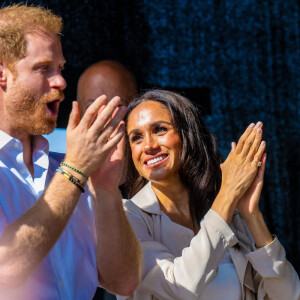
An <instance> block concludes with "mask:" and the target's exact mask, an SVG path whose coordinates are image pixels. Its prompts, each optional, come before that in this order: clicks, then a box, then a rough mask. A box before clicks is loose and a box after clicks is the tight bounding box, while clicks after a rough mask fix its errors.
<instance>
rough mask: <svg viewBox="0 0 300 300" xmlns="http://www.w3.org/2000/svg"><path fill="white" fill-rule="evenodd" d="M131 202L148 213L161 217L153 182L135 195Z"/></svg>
mask: <svg viewBox="0 0 300 300" xmlns="http://www.w3.org/2000/svg"><path fill="white" fill-rule="evenodd" d="M131 201H132V202H133V203H134V204H135V205H136V206H138V207H139V208H140V209H141V210H143V211H145V212H146V213H150V214H156V215H161V210H160V206H159V202H158V200H157V197H156V195H155V193H154V192H153V190H152V188H151V181H149V182H148V183H147V184H146V185H145V186H144V187H143V188H142V189H141V190H140V191H139V192H138V193H137V194H136V195H134V197H132V199H131Z"/></svg>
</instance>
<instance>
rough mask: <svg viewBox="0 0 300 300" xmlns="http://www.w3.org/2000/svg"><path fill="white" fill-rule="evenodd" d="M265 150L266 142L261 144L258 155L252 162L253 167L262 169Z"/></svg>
mask: <svg viewBox="0 0 300 300" xmlns="http://www.w3.org/2000/svg"><path fill="white" fill-rule="evenodd" d="M265 149H266V142H265V141H262V142H261V143H260V146H259V148H258V150H257V152H256V154H255V155H254V158H253V160H252V161H251V165H252V166H255V167H261V165H262V164H263V162H262V161H261V160H262V156H263V153H264V151H265ZM265 159H266V157H265Z"/></svg>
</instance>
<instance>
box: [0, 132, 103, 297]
mask: <svg viewBox="0 0 300 300" xmlns="http://www.w3.org/2000/svg"><path fill="white" fill-rule="evenodd" d="M22 151H23V148H22V143H21V142H20V141H19V140H17V139H14V138H12V137H10V136H9V135H7V134H6V133H4V132H2V131H0V236H1V235H2V233H3V231H4V229H5V226H7V225H8V224H9V223H12V222H13V221H14V220H16V219H17V218H19V217H20V216H21V215H22V214H23V213H24V212H26V211H27V210H28V209H29V208H30V207H31V206H32V205H33V204H34V203H35V201H36V200H37V199H38V198H39V197H40V196H41V195H42V193H43V191H44V190H45V187H46V186H47V185H48V184H49V182H50V180H51V178H52V177H53V175H54V172H55V169H56V168H57V167H58V166H59V161H58V160H57V157H56V158H54V156H55V155H51V154H50V156H49V155H48V142H47V140H46V139H45V138H43V137H41V136H36V137H34V142H33V164H34V178H33V179H32V177H31V174H30V173H29V171H28V169H27V167H26V165H25V163H24V161H23V152H22ZM61 158H62V157H61ZM95 249H96V233H95V219H94V213H93V207H92V200H91V197H90V196H89V194H88V192H85V193H84V194H82V195H81V198H80V200H79V202H78V204H77V206H76V208H75V210H74V213H73V215H72V216H71V218H70V221H69V223H68V225H67V227H66V229H65V230H64V232H63V233H62V235H61V236H60V238H59V240H58V241H57V242H56V244H55V245H54V247H53V248H52V250H51V251H50V253H49V254H48V255H47V256H46V258H45V259H44V260H43V261H42V263H41V264H40V265H39V266H38V267H37V269H36V270H35V271H34V273H33V274H32V276H30V278H29V279H28V280H27V281H26V282H25V283H24V284H23V285H22V286H20V287H19V288H16V289H10V290H3V289H1V290H0V298H1V299H9V300H14V299H17V300H20V299H22V300H41V299H43V300H59V299H62V300H75V299H78V300H83V299H92V297H93V295H94V293H95V291H96V287H97V284H98V273H97V263H96V254H95Z"/></svg>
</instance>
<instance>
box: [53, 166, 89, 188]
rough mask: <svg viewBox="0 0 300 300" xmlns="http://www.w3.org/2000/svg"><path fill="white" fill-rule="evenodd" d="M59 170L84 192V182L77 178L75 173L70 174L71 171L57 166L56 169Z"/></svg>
mask: <svg viewBox="0 0 300 300" xmlns="http://www.w3.org/2000/svg"><path fill="white" fill-rule="evenodd" d="M56 171H57V172H59V173H61V174H62V175H64V176H65V177H66V178H67V179H69V180H70V181H71V182H72V183H73V184H74V185H76V186H77V187H78V188H79V190H80V191H81V192H82V193H84V192H85V191H84V188H83V186H84V185H83V183H82V182H81V181H80V180H79V179H78V178H76V177H75V176H74V175H72V174H70V173H69V172H67V171H66V170H63V169H60V168H57V169H56Z"/></svg>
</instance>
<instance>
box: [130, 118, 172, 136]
mask: <svg viewBox="0 0 300 300" xmlns="http://www.w3.org/2000/svg"><path fill="white" fill-rule="evenodd" d="M161 124H167V125H172V123H170V122H167V121H156V122H153V123H151V124H150V127H155V126H157V125H161ZM139 131H140V130H139V129H132V130H131V131H130V132H129V133H128V136H130V135H131V134H134V133H137V132H139Z"/></svg>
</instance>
